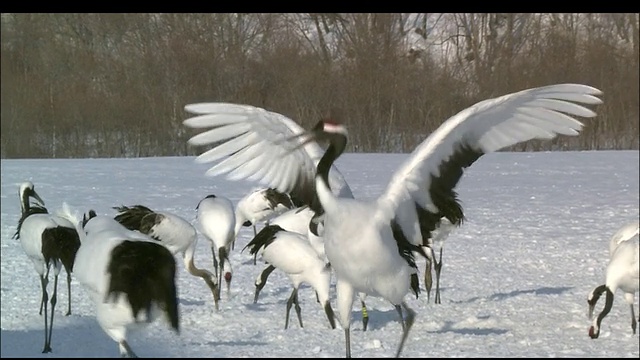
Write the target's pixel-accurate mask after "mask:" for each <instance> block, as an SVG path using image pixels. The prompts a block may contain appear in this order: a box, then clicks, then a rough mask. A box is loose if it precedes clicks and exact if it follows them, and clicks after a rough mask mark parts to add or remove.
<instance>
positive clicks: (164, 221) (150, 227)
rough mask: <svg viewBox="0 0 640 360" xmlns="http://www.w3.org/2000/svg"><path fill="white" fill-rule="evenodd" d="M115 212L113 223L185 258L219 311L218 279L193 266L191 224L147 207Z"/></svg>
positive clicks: (194, 241) (194, 236) (195, 237)
mask: <svg viewBox="0 0 640 360" xmlns="http://www.w3.org/2000/svg"><path fill="white" fill-rule="evenodd" d="M114 209H115V210H116V211H118V214H117V215H116V216H115V217H114V219H115V220H116V221H118V222H119V223H120V224H122V225H123V226H124V227H126V228H127V229H129V230H137V231H140V232H141V233H143V234H146V235H149V236H150V237H151V238H153V239H155V240H158V241H160V243H161V244H162V245H164V246H165V247H166V248H167V249H169V251H170V252H171V253H172V254H174V255H175V254H178V253H179V254H182V259H183V261H184V265H185V268H186V269H187V271H188V272H189V274H191V275H193V276H197V277H200V278H202V279H203V280H204V282H205V283H206V284H207V286H208V287H209V289H210V290H211V293H212V294H213V300H214V304H215V307H216V310H217V309H218V299H219V298H220V294H219V287H218V278H217V277H216V276H215V275H214V274H212V273H211V272H209V271H207V270H205V269H200V268H198V267H196V265H195V264H194V255H195V251H196V245H197V242H198V233H197V232H196V228H195V227H194V226H193V225H191V223H190V222H189V221H187V220H185V219H184V218H182V217H180V216H178V215H176V214H172V213H170V212H166V211H153V210H151V209H149V208H148V207H146V206H144V205H134V206H119V207H114Z"/></svg>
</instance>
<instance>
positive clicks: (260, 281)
mask: <svg viewBox="0 0 640 360" xmlns="http://www.w3.org/2000/svg"><path fill="white" fill-rule="evenodd" d="M275 269H276V267H275V266H273V265H269V266H267V267H266V268H265V269H264V270H262V272H261V273H260V276H259V277H258V278H257V279H256V282H255V285H256V292H255V294H254V295H253V303H254V304H255V303H257V302H258V297H259V296H260V291H262V288H264V286H265V285H266V284H267V279H268V278H269V275H271V273H272V272H273V270H275Z"/></svg>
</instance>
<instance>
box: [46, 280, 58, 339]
mask: <svg viewBox="0 0 640 360" xmlns="http://www.w3.org/2000/svg"><path fill="white" fill-rule="evenodd" d="M57 303H58V275H57V274H56V275H55V277H54V280H53V295H52V296H51V321H49V339H48V340H47V342H48V343H49V349H51V336H52V335H53V315H54V314H55V313H56V304H57Z"/></svg>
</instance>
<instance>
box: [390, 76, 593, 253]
mask: <svg viewBox="0 0 640 360" xmlns="http://www.w3.org/2000/svg"><path fill="white" fill-rule="evenodd" d="M601 94H602V93H601V91H600V90H598V89H595V88H593V87H590V86H586V85H579V84H558V85H551V86H544V87H539V88H533V89H528V90H523V91H520V92H516V93H512V94H507V95H504V96H500V97H497V98H493V99H488V100H484V101H481V102H479V103H477V104H475V105H473V106H471V107H469V108H467V109H465V110H463V111H461V112H459V113H458V114H456V115H454V116H452V117H451V118H449V119H448V120H446V121H445V122H444V123H443V124H442V125H441V126H440V127H439V128H438V129H437V130H436V131H434V132H433V133H432V134H431V135H429V136H428V137H427V138H426V139H425V140H424V141H423V142H422V143H421V144H420V145H418V147H417V148H416V149H415V150H414V151H413V152H412V153H411V155H410V156H409V158H408V159H406V160H405V161H404V162H403V163H402V164H401V166H400V168H399V169H398V170H397V171H396V172H395V173H394V175H393V177H392V178H391V181H390V182H389V184H388V186H387V188H386V190H385V191H384V193H383V194H382V195H381V196H380V198H379V199H378V201H380V202H381V204H384V205H383V208H385V209H386V211H389V213H387V215H388V216H391V217H392V218H395V219H396V221H397V222H398V224H400V227H401V229H402V231H403V232H404V234H405V236H406V237H407V238H408V239H409V240H410V241H411V242H412V243H414V244H424V245H426V243H427V240H428V238H429V237H430V236H431V235H430V232H431V231H433V230H434V229H435V227H436V223H438V222H439V221H440V219H441V218H443V217H446V218H447V219H449V221H451V222H452V223H454V224H460V222H461V221H462V220H463V215H462V208H461V206H460V204H459V203H458V200H457V194H456V193H455V191H454V188H455V186H456V184H457V183H458V181H459V180H460V177H461V176H462V173H463V170H464V169H465V168H466V167H468V166H470V165H471V164H473V162H475V161H476V160H477V159H478V158H479V157H480V156H482V155H483V154H486V153H490V152H493V151H497V150H499V149H502V148H504V147H507V146H511V145H514V144H517V143H520V142H524V141H527V140H531V139H552V138H554V137H555V136H557V135H558V134H562V135H569V136H575V135H578V134H579V132H580V130H581V129H582V126H583V124H582V123H581V122H580V121H578V120H576V119H575V118H573V117H572V116H581V117H593V116H595V115H596V114H595V112H593V111H591V110H589V109H587V108H586V107H583V106H581V105H577V104H575V103H582V104H600V103H602V101H601V100H600V99H599V98H598V97H596V96H597V95H601ZM574 102H575V103H574Z"/></svg>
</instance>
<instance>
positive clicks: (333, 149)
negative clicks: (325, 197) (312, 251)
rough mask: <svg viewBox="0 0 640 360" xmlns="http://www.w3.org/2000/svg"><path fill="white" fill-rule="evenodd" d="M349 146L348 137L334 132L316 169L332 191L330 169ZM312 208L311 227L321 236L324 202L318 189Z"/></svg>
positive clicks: (313, 231) (314, 232)
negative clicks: (320, 221) (320, 228)
mask: <svg viewBox="0 0 640 360" xmlns="http://www.w3.org/2000/svg"><path fill="white" fill-rule="evenodd" d="M346 146H347V137H346V136H345V135H342V134H332V135H331V136H330V140H329V147H328V148H327V151H325V153H324V155H323V156H322V158H321V159H320V162H318V169H317V170H316V177H318V176H319V177H320V178H321V179H322V181H324V183H325V185H326V186H327V188H328V189H329V191H331V185H329V171H330V170H331V166H332V165H333V163H334V162H335V161H336V159H337V158H338V157H340V155H342V153H343V152H344V149H345V147H346ZM310 208H311V210H313V212H314V214H313V217H312V219H311V221H310V222H309V229H310V230H311V232H312V233H313V234H314V235H315V236H319V234H318V220H317V219H318V218H319V217H320V216H322V214H324V209H323V208H322V204H320V200H319V199H318V192H317V190H316V194H315V195H314V197H313V202H312V203H311V205H310Z"/></svg>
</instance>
